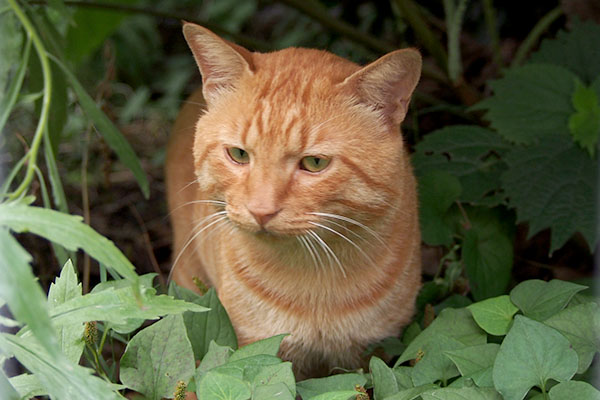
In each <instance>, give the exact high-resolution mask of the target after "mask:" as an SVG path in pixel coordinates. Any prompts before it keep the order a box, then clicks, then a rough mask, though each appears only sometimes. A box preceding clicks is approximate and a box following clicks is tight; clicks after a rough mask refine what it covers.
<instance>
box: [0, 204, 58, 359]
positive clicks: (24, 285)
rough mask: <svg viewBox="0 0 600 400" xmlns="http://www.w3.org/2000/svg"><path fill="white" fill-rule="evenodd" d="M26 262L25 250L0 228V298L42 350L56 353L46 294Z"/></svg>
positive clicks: (28, 261) (27, 258)
mask: <svg viewBox="0 0 600 400" xmlns="http://www.w3.org/2000/svg"><path fill="white" fill-rule="evenodd" d="M0 207H1V205H0ZM30 262H31V256H30V255H29V253H27V252H26V251H25V249H23V248H22V247H21V245H20V244H19V243H18V242H17V241H16V240H15V238H13V237H12V235H11V234H10V233H8V231H7V230H6V229H3V228H0V276H2V279H0V298H2V299H3V300H4V301H6V304H8V307H9V308H10V311H11V313H12V314H13V315H14V316H15V318H16V319H17V320H18V321H20V322H24V323H26V324H27V326H28V327H29V328H30V329H31V331H32V332H33V334H34V335H35V337H36V338H37V339H38V340H39V342H40V344H42V346H44V348H45V349H46V351H48V353H50V355H51V356H58V353H59V349H58V342H57V340H56V335H55V333H54V328H53V327H52V323H51V322H50V317H49V316H48V310H47V306H46V296H45V295H44V293H43V292H42V288H41V287H40V285H39V284H38V283H37V281H36V278H35V276H34V275H33V272H32V271H31V267H30V265H29V263H30Z"/></svg>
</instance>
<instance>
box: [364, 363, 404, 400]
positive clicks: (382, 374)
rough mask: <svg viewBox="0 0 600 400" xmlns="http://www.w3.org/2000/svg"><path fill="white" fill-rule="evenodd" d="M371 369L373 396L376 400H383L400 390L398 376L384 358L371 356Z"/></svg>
mask: <svg viewBox="0 0 600 400" xmlns="http://www.w3.org/2000/svg"><path fill="white" fill-rule="evenodd" d="M369 371H371V380H372V382H373V398H374V399H375V400H383V399H385V398H386V397H388V396H391V395H393V394H394V393H396V392H398V382H397V381H396V376H395V375H394V372H392V369H391V368H390V367H388V366H387V365H386V363H384V362H383V360H381V359H380V358H377V357H371V361H369Z"/></svg>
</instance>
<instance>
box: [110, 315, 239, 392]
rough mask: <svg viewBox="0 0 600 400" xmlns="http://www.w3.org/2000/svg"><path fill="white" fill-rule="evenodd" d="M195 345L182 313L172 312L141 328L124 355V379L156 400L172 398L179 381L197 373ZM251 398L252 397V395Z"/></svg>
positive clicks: (130, 385)
mask: <svg viewBox="0 0 600 400" xmlns="http://www.w3.org/2000/svg"><path fill="white" fill-rule="evenodd" d="M194 369H195V362H194V356H193V353H192V345H191V344H190V341H189V340H188V338H187V335H186V331H185V325H184V324H183V318H182V317H181V315H172V316H168V317H166V318H163V319H162V320H160V321H158V322H156V323H155V324H153V325H151V326H149V327H147V328H145V329H143V330H141V331H140V332H139V333H138V334H137V335H135V336H134V337H133V338H132V339H131V340H130V341H129V344H128V345H127V348H126V349H125V353H124V354H123V357H121V372H120V378H121V381H122V382H123V383H124V384H125V385H127V387H129V388H131V389H133V390H135V391H137V392H140V393H142V394H144V395H145V396H146V397H148V398H150V399H154V400H160V399H162V398H163V397H169V396H171V395H172V394H173V390H174V388H175V385H176V384H177V381H179V380H182V381H184V382H187V381H188V380H189V379H190V378H191V377H192V375H193V374H194ZM248 397H249V396H248Z"/></svg>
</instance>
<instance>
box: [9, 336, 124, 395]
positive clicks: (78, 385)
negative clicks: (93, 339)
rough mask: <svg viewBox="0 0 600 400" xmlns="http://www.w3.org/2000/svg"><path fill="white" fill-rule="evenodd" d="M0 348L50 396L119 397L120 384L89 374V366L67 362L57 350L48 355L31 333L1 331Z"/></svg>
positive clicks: (90, 371)
mask: <svg viewBox="0 0 600 400" xmlns="http://www.w3.org/2000/svg"><path fill="white" fill-rule="evenodd" d="M0 350H3V351H5V352H7V353H11V354H14V355H15V357H16V358H17V360H19V362H20V363H21V364H22V365H23V366H24V367H25V368H27V369H28V370H29V371H31V372H32V373H33V374H34V375H35V377H36V378H37V379H38V380H39V382H40V383H41V384H42V386H43V387H44V389H45V390H47V393H48V394H49V395H50V397H52V398H56V399H86V398H87V399H97V400H100V399H107V400H108V399H110V400H113V399H122V397H121V396H120V395H119V394H118V393H116V390H118V389H120V388H121V386H119V385H113V384H111V383H109V382H106V381H104V380H102V379H100V378H98V377H96V376H93V375H91V373H92V372H93V371H92V370H90V369H87V368H83V367H80V366H79V365H76V364H73V363H70V362H68V361H67V360H66V358H65V357H64V356H63V355H62V354H60V353H58V355H57V356H51V355H50V354H49V353H48V352H47V351H46V350H45V349H44V348H43V347H41V346H40V345H39V344H38V342H37V341H35V340H34V338H33V337H31V336H30V337H27V338H24V337H19V336H15V335H8V334H5V333H1V334H0Z"/></svg>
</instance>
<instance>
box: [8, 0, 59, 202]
mask: <svg viewBox="0 0 600 400" xmlns="http://www.w3.org/2000/svg"><path fill="white" fill-rule="evenodd" d="M8 4H9V5H10V6H11V8H12V9H13V11H14V13H15V14H16V15H17V18H19V20H20V21H21V24H22V25H23V27H24V28H25V30H26V31H27V34H28V35H29V37H30V38H31V40H32V41H33V46H34V47H35V51H36V52H37V54H38V57H39V58H40V64H41V66H42V75H43V77H44V97H43V99H42V110H41V112H40V119H39V121H38V124H37V128H36V130H35V134H34V136H33V142H32V143H31V149H29V152H28V153H27V158H28V160H27V161H28V163H27V171H26V172H25V178H24V179H23V182H21V185H19V187H18V188H17V189H16V190H15V191H14V192H13V193H11V194H10V195H9V198H10V199H11V200H13V199H16V198H18V197H20V196H21V195H22V194H23V193H24V192H25V191H26V190H27V188H28V187H29V185H30V184H31V181H32V180H33V175H34V172H35V167H36V161H37V154H38V151H39V149H40V144H41V143H42V137H43V134H44V130H45V129H46V125H47V124H48V114H49V111H50V98H51V94H52V75H51V73H50V63H49V61H48V55H47V54H46V49H45V47H44V44H43V43H42V41H41V39H40V37H39V36H38V34H37V32H36V31H35V29H34V27H33V25H32V24H31V21H29V18H27V15H25V13H24V12H23V10H22V9H21V8H20V7H19V5H18V4H17V1H16V0H8Z"/></svg>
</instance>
